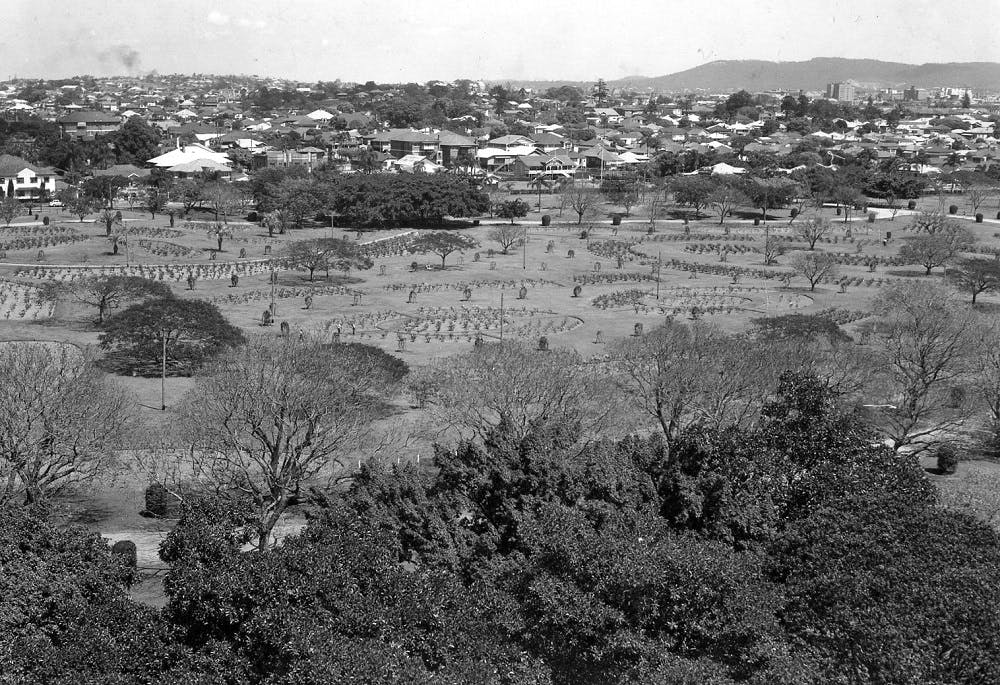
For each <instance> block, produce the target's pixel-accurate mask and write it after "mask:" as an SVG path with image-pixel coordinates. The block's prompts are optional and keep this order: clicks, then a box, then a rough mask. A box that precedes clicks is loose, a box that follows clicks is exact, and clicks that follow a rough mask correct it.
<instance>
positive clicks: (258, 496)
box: [179, 337, 393, 549]
mask: <svg viewBox="0 0 1000 685" xmlns="http://www.w3.org/2000/svg"><path fill="white" fill-rule="evenodd" d="M392 380H393V379H392V377H391V374H390V373H389V372H388V371H387V369H386V368H385V366H384V360H383V356H380V354H376V353H370V352H367V351H365V350H364V349H362V348H356V347H354V346H348V345H344V346H338V349H336V350H331V349H327V348H324V346H322V345H321V344H319V343H317V342H313V341H309V340H303V341H295V340H288V339H285V340H275V339H273V338H265V337H255V338H253V339H251V340H250V341H249V342H248V343H247V344H246V345H245V346H243V347H240V348H238V349H235V350H232V351H231V352H230V353H228V354H227V355H226V356H225V357H223V358H222V359H220V360H219V361H217V362H216V363H214V364H213V365H212V366H211V367H210V368H209V369H208V371H207V373H206V374H205V376H203V377H202V378H199V380H198V382H197V383H196V385H195V388H194V389H193V390H192V391H191V393H190V394H189V396H188V398H187V400H186V401H185V402H184V404H183V407H184V409H183V411H182V417H181V421H180V422H179V424H180V425H181V426H183V431H184V436H185V437H186V439H187V442H188V444H190V445H191V455H192V459H193V460H194V462H195V465H196V468H197V472H198V473H199V474H200V475H201V477H202V478H204V479H206V480H207V481H208V482H210V483H212V484H214V485H215V486H216V487H217V488H219V489H220V490H225V491H228V492H235V493H239V494H241V495H242V496H244V497H246V498H248V499H249V501H250V502H252V504H253V507H254V514H255V517H256V519H255V523H256V527H257V530H256V538H257V547H258V548H259V549H265V548H266V547H267V546H268V544H269V542H270V538H271V531H272V530H273V529H274V526H275V524H276V523H277V522H278V520H279V518H280V517H281V515H282V514H283V513H284V512H285V511H286V509H287V508H288V507H289V506H290V505H291V504H292V503H294V501H295V499H296V497H297V496H298V494H299V491H300V488H301V487H302V486H303V484H306V483H307V482H308V481H310V479H313V478H316V477H318V476H319V475H320V474H323V473H327V474H328V473H329V472H331V471H333V470H337V469H339V467H340V466H342V462H343V460H344V459H345V457H346V455H348V454H349V453H350V451H351V449H352V448H353V447H354V446H356V445H357V444H358V443H359V441H364V440H365V439H366V434H365V433H366V427H367V426H369V425H370V424H371V423H372V422H373V421H374V420H375V419H376V418H378V416H379V414H380V412H381V410H382V408H383V404H382V399H381V396H382V394H383V393H384V392H385V391H386V390H387V388H388V387H389V386H390V385H391V383H392Z"/></svg>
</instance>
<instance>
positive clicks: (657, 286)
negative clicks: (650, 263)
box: [656, 250, 663, 302]
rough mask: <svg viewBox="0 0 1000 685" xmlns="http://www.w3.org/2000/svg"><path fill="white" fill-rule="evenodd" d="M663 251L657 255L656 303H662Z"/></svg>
mask: <svg viewBox="0 0 1000 685" xmlns="http://www.w3.org/2000/svg"><path fill="white" fill-rule="evenodd" d="M662 260H663V250H659V251H657V253H656V301H657V302H659V301H660V269H661V268H663V261H662Z"/></svg>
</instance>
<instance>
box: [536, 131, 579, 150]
mask: <svg viewBox="0 0 1000 685" xmlns="http://www.w3.org/2000/svg"><path fill="white" fill-rule="evenodd" d="M531 141H532V143H534V145H535V147H536V148H538V149H539V150H541V151H542V152H556V151H557V150H567V149H569V148H571V147H572V145H573V141H571V140H570V139H569V138H566V137H564V136H560V135H559V134H557V133H533V134H532V135H531Z"/></svg>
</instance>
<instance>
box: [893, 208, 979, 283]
mask: <svg viewBox="0 0 1000 685" xmlns="http://www.w3.org/2000/svg"><path fill="white" fill-rule="evenodd" d="M974 242H975V236H973V235H972V233H970V232H969V231H968V230H967V229H965V228H963V227H961V226H958V225H957V224H955V223H953V222H950V221H949V222H947V223H946V224H945V226H944V227H943V228H941V229H936V232H934V233H922V234H919V235H915V236H913V237H912V238H908V239H907V241H906V242H905V243H904V244H903V246H902V247H901V248H900V249H899V256H900V258H901V259H903V260H904V261H905V262H906V263H907V264H919V265H921V266H922V267H924V268H925V269H926V270H927V275H928V276H929V275H930V273H931V270H932V269H934V268H935V267H938V266H946V265H947V264H948V263H949V262H951V261H952V260H954V259H955V258H956V257H957V256H958V254H959V253H960V252H963V251H965V250H968V249H969V248H970V247H972V245H973V243H974Z"/></svg>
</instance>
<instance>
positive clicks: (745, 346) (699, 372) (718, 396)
mask: <svg viewBox="0 0 1000 685" xmlns="http://www.w3.org/2000/svg"><path fill="white" fill-rule="evenodd" d="M780 359H781V357H780V356H777V357H776V356H773V355H770V354H768V353H767V352H766V351H765V350H764V347H763V346H761V345H758V344H756V343H753V342H752V341H750V340H749V339H747V338H745V337H732V336H728V335H726V334H725V333H723V332H722V331H721V330H719V329H717V328H715V327H713V326H709V325H706V324H702V323H695V324H693V325H691V326H688V325H686V324H683V323H678V322H673V321H668V322H667V323H665V324H664V325H662V326H660V327H659V328H657V329H655V330H653V331H651V332H650V333H648V334H647V335H644V336H641V337H636V338H626V339H625V340H623V341H622V342H621V343H620V344H619V345H618V346H617V347H616V348H615V350H614V352H613V354H612V360H613V365H614V369H615V371H616V372H617V373H616V378H617V379H618V383H619V385H620V387H621V390H622V397H623V398H625V399H626V401H627V402H629V403H630V404H631V405H632V406H633V407H634V408H636V409H638V410H639V411H640V412H641V413H643V414H645V415H646V416H648V417H650V418H652V419H653V420H655V422H656V424H657V425H658V426H659V429H660V430H661V431H662V433H663V435H664V437H665V438H666V440H667V442H668V444H669V443H670V442H672V441H673V440H675V439H676V438H677V436H678V435H679V434H680V433H681V432H682V431H683V430H684V428H686V427H688V426H690V425H692V424H694V423H705V424H708V425H711V426H714V427H719V428H721V427H730V426H743V425H747V424H749V423H750V422H751V421H752V420H753V418H754V417H755V416H756V413H757V411H758V410H759V409H760V406H761V402H762V401H763V399H764V398H765V397H766V392H767V391H768V390H769V389H770V388H771V387H772V385H773V383H775V382H776V381H777V378H778V375H780V371H781V366H780Z"/></svg>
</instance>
